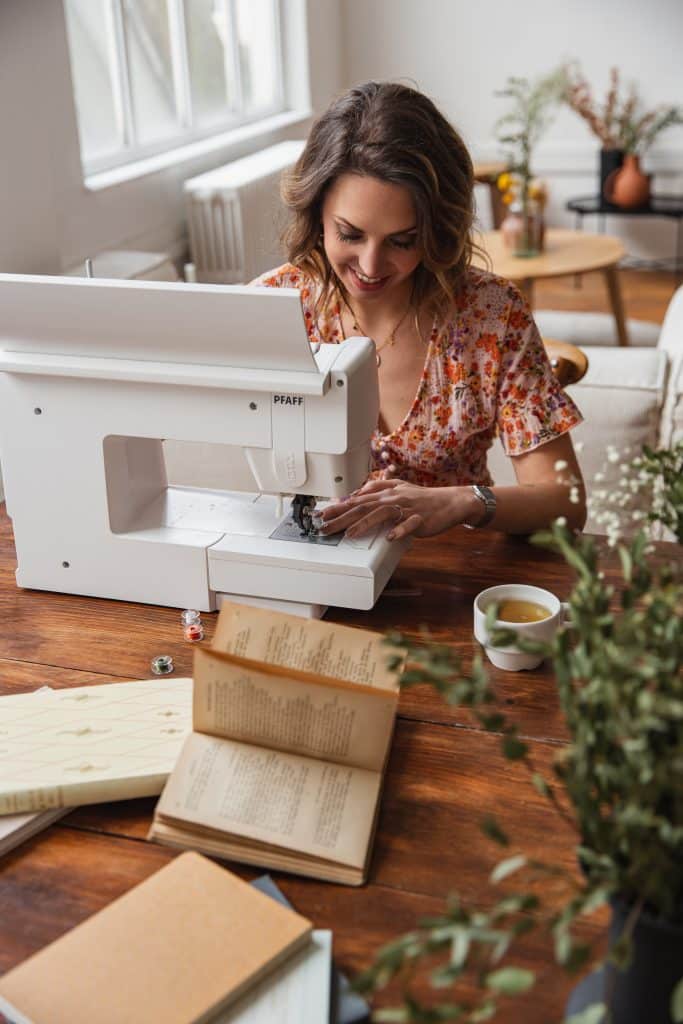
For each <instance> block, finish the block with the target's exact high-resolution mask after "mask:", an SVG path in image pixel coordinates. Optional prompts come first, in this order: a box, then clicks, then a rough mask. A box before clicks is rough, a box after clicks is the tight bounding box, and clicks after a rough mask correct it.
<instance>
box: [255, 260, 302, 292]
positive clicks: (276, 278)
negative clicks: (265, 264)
mask: <svg viewBox="0 0 683 1024" xmlns="http://www.w3.org/2000/svg"><path fill="white" fill-rule="evenodd" d="M304 284H305V280H304V276H303V274H302V273H301V271H300V270H299V268H298V267H295V266H294V265H293V264H292V263H284V264H283V265H282V266H281V267H275V268H274V269H273V270H266V272H265V273H264V274H260V275H259V276H258V277H255V278H254V280H253V281H250V282H249V285H250V287H254V288H299V289H301V288H303V287H304Z"/></svg>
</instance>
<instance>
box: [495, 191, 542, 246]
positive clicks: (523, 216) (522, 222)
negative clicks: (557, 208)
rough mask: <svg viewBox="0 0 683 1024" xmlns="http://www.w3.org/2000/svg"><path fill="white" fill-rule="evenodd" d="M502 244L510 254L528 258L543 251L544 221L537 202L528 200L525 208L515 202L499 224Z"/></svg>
mask: <svg viewBox="0 0 683 1024" xmlns="http://www.w3.org/2000/svg"><path fill="white" fill-rule="evenodd" d="M500 233H501V236H502V239H503V245H504V246H505V248H506V249H508V250H509V251H510V253H511V255H512V256H517V257H521V258H525V257H526V258H528V257H532V256H538V255H539V254H540V253H541V252H543V244H544V240H545V221H544V219H543V211H542V210H541V208H540V207H539V205H538V204H537V203H534V202H532V201H529V202H528V203H527V207H526V209H524V207H522V205H521V204H515V206H514V207H510V210H509V212H508V214H507V216H506V217H505V219H504V220H503V222H502V224H501V225H500Z"/></svg>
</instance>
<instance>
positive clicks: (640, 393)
mask: <svg viewBox="0 0 683 1024" xmlns="http://www.w3.org/2000/svg"><path fill="white" fill-rule="evenodd" d="M566 316H567V320H566V321H564V322H563V321H562V319H561V318H562V314H561V313H554V314H553V319H552V320H551V321H550V322H549V321H548V319H547V316H546V317H545V318H544V314H539V316H538V318H537V322H538V324H539V327H540V328H541V330H542V333H544V334H546V335H547V336H552V337H555V338H559V339H560V340H570V338H569V335H568V334H567V330H563V328H568V329H569V332H570V333H571V334H572V340H576V341H577V342H580V343H582V347H583V345H585V348H584V351H585V352H586V355H587V356H588V361H589V367H588V371H587V373H586V376H585V377H584V378H583V380H581V381H580V382H579V383H578V384H574V385H573V386H571V387H569V388H567V391H568V393H569V394H570V395H571V396H572V398H573V399H574V401H575V402H576V404H577V405H578V407H579V409H580V410H581V412H582V413H583V416H584V422H583V423H582V424H581V425H580V426H579V427H577V428H576V429H575V430H573V431H572V437H573V438H574V440H575V442H582V447H581V451H580V454H579V462H580V465H581V469H582V472H583V475H584V478H585V480H586V484H587V486H588V490H589V492H590V489H591V482H592V481H593V478H594V476H595V474H596V473H597V472H599V471H601V470H602V469H603V468H604V462H605V459H606V449H607V445H614V446H616V447H617V448H618V449H622V450H623V449H624V448H627V447H630V448H631V449H637V448H639V447H641V446H642V445H643V444H648V445H652V446H654V447H656V446H658V445H662V446H667V447H668V446H669V445H671V444H672V443H674V442H675V441H678V440H679V439H680V438H681V437H683V287H681V288H679V289H678V291H677V292H676V293H675V294H674V296H673V298H672V299H671V302H670V303H669V307H668V309H667V312H666V317H665V319H664V323H663V324H662V327H661V330H660V332H659V338H658V339H657V343H656V345H655V346H654V347H652V346H651V345H648V346H629V347H628V348H615V347H613V346H611V345H607V346H606V345H598V346H593V345H590V344H588V340H589V339H588V338H586V336H585V333H584V332H585V329H586V326H587V325H586V324H585V323H583V322H581V321H580V320H579V319H577V318H580V317H581V314H574V313H569V314H566ZM584 316H589V314H584ZM589 323H590V322H589ZM588 326H589V324H588ZM549 328H550V329H549ZM580 333H581V335H582V336H579V334H580ZM489 467H490V469H491V473H492V475H493V478H494V480H495V482H496V483H498V484H506V483H514V480H515V476H514V470H513V468H512V463H511V460H510V459H508V458H506V456H505V454H504V452H503V449H502V447H501V445H500V442H496V443H495V444H494V447H493V449H492V450H491V452H490V454H489ZM602 486H604V484H603V485H602ZM586 529H587V530H588V531H590V532H593V533H599V532H601V527H600V526H599V525H598V524H596V523H595V522H594V521H591V520H590V519H589V521H588V523H587V525H586Z"/></svg>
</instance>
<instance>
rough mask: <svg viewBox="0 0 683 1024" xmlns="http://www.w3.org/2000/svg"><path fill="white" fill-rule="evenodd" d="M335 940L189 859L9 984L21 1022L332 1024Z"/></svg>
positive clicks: (4, 983)
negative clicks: (330, 1022) (331, 1005)
mask: <svg viewBox="0 0 683 1024" xmlns="http://www.w3.org/2000/svg"><path fill="white" fill-rule="evenodd" d="M330 977H331V935H330V933H329V932H326V931H316V932H314V931H313V929H312V926H311V923H310V921H307V920H306V919H305V918H303V917H301V916H300V915H299V914H297V913H295V912H294V911H293V910H292V909H290V908H288V907H285V906H282V905H281V904H280V903H278V902H275V901H274V900H273V899H271V898H270V896H268V895H264V894H263V893H262V892H259V891H258V890H257V889H256V888H255V887H253V886H251V885H248V884H247V883H246V882H243V881H242V880H241V879H239V878H237V877H236V876H235V875H233V874H231V873H230V872H229V871H227V870H225V869H224V868H222V867H219V866H217V865H216V864H213V863H212V862H211V861H209V860H206V859H205V858H204V857H202V856H200V855H199V854H195V853H185V854H183V855H182V856H180V857H178V858H177V859H175V860H174V861H172V862H171V863H170V864H167V865H166V866H165V867H163V868H162V869H161V870H160V871H157V872H156V874H153V875H152V876H150V877H149V878H148V879H146V880H145V881H144V882H142V883H141V884H140V885H137V886H136V887H135V888H134V889H131V890H130V891H129V892H127V893H126V894H125V895H123V896H121V897H120V898H119V899H117V900H115V901H114V902H113V903H110V904H109V906H107V907H105V909H104V910H101V911H100V912H99V913H97V914H94V915H93V916H92V917H90V918H88V920H87V921H85V922H84V923H83V924H80V925H78V926H77V927H76V928H74V929H73V930H72V931H70V932H68V933H67V934H66V935H64V936H62V938H60V939H57V940H56V941H55V942H53V943H52V944H51V945H49V946H47V947H45V949H42V950H41V951H40V952H38V953H36V954H35V955H34V956H32V957H30V958H29V959H28V960H26V961H25V962H24V963H23V964H20V965H19V966H18V967H15V968H14V969H13V970H11V971H9V972H8V973H7V974H6V975H4V977H2V978H0V1011H1V1012H2V1013H3V1014H4V1015H5V1017H6V1018H7V1020H8V1021H9V1022H10V1024H74V1022H76V1021H87V1022H88V1024H122V1022H123V1021H135V1022H136V1024H159V1022H161V1021H163V1022H164V1024H200V1022H205V1024H237V1022H239V1024H328V1022H329V1019H330Z"/></svg>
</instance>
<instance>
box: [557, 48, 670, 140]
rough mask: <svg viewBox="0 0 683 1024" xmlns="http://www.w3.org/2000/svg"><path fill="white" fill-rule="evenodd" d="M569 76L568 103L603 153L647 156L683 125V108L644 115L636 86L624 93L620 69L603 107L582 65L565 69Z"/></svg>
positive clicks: (662, 108) (661, 108) (613, 75)
mask: <svg viewBox="0 0 683 1024" xmlns="http://www.w3.org/2000/svg"><path fill="white" fill-rule="evenodd" d="M564 74H565V76H566V88H565V93H564V100H565V102H566V103H567V104H568V105H569V106H570V107H571V109H572V110H574V111H575V112H576V113H577V114H578V115H579V116H580V117H582V118H583V119H584V121H585V122H586V123H587V125H588V127H589V128H590V130H591V131H592V132H593V134H594V135H596V136H597V137H598V139H600V142H601V143H602V148H603V149H620V150H623V151H624V152H626V153H644V152H645V150H646V149H648V148H649V147H650V146H651V145H652V143H653V142H654V140H655V138H656V137H657V136H658V135H659V134H660V133H661V132H663V131H664V130H665V129H667V128H670V127H672V126H673V125H676V124H683V106H676V105H673V104H669V105H666V104H663V105H661V106H658V107H655V108H654V109H652V110H647V111H643V110H642V109H641V102H640V98H639V96H638V89H637V86H636V85H635V83H633V82H631V83H630V84H629V85H628V86H627V87H626V89H625V91H624V92H623V93H622V92H621V87H622V83H621V78H620V72H619V69H618V68H611V70H610V84H609V89H608V91H607V96H606V98H605V102H604V103H603V104H602V105H600V104H599V103H598V102H597V101H596V99H595V97H594V96H593V91H592V89H591V86H590V84H589V82H588V80H587V79H586V77H585V76H584V75H583V73H582V72H581V71H580V69H579V67H578V64H576V63H571V64H567V65H565V66H564Z"/></svg>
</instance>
